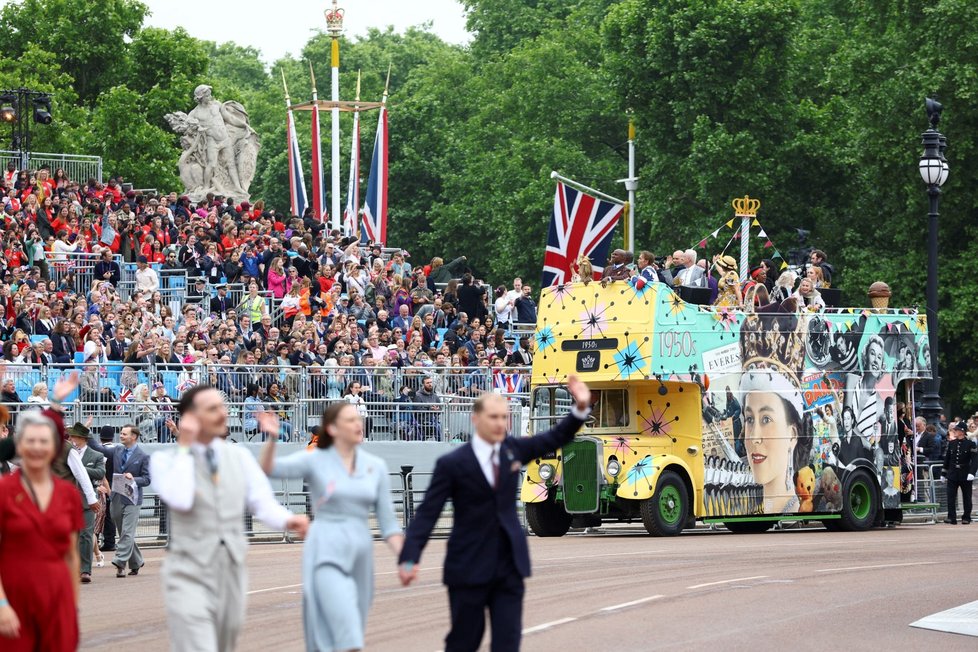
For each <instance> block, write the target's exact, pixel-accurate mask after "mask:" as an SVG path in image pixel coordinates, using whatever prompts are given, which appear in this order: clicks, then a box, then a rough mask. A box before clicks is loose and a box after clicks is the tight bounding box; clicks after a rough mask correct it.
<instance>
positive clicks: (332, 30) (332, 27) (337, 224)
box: [325, 0, 344, 229]
mask: <svg viewBox="0 0 978 652" xmlns="http://www.w3.org/2000/svg"><path fill="white" fill-rule="evenodd" d="M325 13H326V31H327V32H328V33H329V36H330V38H332V39H333V44H332V56H331V57H330V66H331V67H330V72H331V73H332V91H333V93H332V96H331V98H330V99H332V100H333V103H334V104H333V110H332V118H333V125H332V126H333V129H332V134H333V138H332V141H331V142H330V148H331V150H332V156H331V159H332V163H331V165H332V168H333V169H332V172H333V176H332V182H333V183H332V190H331V196H330V222H331V223H332V228H334V229H339V228H342V226H343V223H342V215H341V213H340V106H339V101H340V34H342V33H343V15H344V11H343V10H342V9H340V8H339V7H338V6H337V4H336V0H333V7H332V8H331V9H327V10H326V12H325Z"/></svg>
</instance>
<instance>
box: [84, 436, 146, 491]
mask: <svg viewBox="0 0 978 652" xmlns="http://www.w3.org/2000/svg"><path fill="white" fill-rule="evenodd" d="M88 445H89V447H90V448H92V449H93V450H97V451H98V452H100V453H102V455H105V458H106V467H108V466H109V465H108V460H110V459H111V460H112V473H132V477H133V479H134V480H135V481H136V491H137V492H138V493H137V496H136V502H135V504H136V505H137V506H138V505H142V504H143V487H148V486H149V455H147V454H146V453H145V452H143V449H142V448H140V447H139V445H138V444H137V445H136V446H133V447H132V453H130V454H129V460H128V461H127V462H126V463H125V464H124V465H123V463H122V454H123V453H124V452H125V450H126V447H125V446H112V447H109V446H103V445H102V444H100V443H99V442H97V441H96V440H95V439H94V438H93V439H89V440H88ZM107 479H108V481H109V485H110V486H111V485H112V476H108V478H107ZM113 493H114V492H113ZM109 498H110V499H111V496H110V497H109Z"/></svg>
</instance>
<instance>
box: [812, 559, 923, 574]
mask: <svg viewBox="0 0 978 652" xmlns="http://www.w3.org/2000/svg"><path fill="white" fill-rule="evenodd" d="M936 563H937V562H936V561H912V562H908V563H905V564H877V565H875V566H847V567H846V568H820V569H818V570H816V571H815V572H816V573H838V572H840V571H855V570H873V569H876V568H899V567H901V566H930V565H931V564H936Z"/></svg>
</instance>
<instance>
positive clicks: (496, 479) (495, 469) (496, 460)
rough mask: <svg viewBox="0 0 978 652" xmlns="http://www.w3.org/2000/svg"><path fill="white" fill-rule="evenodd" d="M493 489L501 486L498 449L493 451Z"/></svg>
mask: <svg viewBox="0 0 978 652" xmlns="http://www.w3.org/2000/svg"><path fill="white" fill-rule="evenodd" d="M491 460H492V487H493V489H495V488H496V487H498V486H499V450H498V449H496V448H493V449H492V458H491Z"/></svg>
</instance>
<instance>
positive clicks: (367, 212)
mask: <svg viewBox="0 0 978 652" xmlns="http://www.w3.org/2000/svg"><path fill="white" fill-rule="evenodd" d="M390 80H391V72H390V68H388V69H387V83H388V85H390ZM360 239H361V240H369V241H370V242H379V243H380V244H382V245H383V244H387V87H386V86H385V87H384V97H383V99H382V100H381V106H380V117H379V118H378V119H377V138H376V140H374V155H373V157H372V158H371V159H370V178H369V179H368V180H367V200H366V202H364V205H363V233H362V234H361V238H360Z"/></svg>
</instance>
